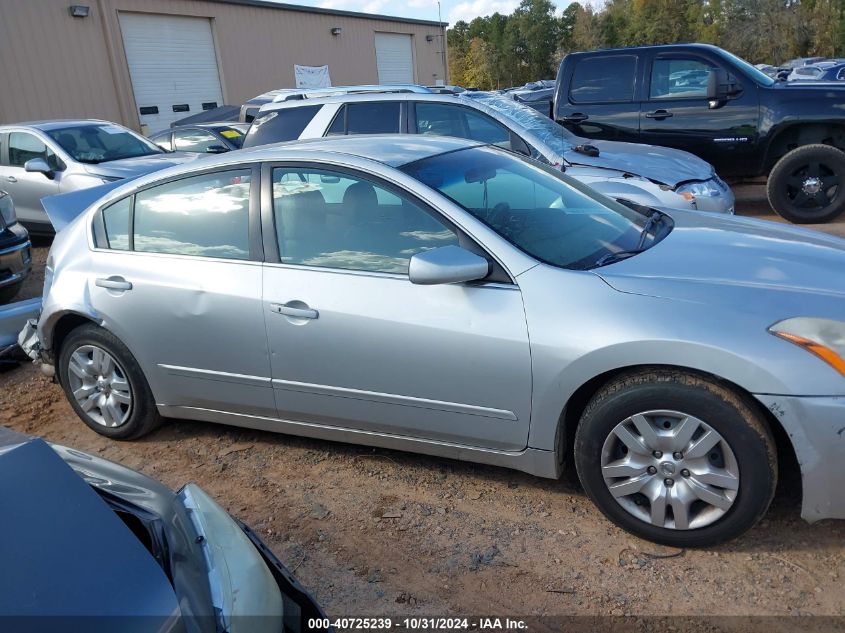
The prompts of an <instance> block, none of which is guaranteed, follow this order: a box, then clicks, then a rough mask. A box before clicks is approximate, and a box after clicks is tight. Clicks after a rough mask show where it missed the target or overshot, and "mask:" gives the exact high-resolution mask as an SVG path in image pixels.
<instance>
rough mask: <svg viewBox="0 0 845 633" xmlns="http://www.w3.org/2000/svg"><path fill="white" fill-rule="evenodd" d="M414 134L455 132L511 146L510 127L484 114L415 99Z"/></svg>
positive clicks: (474, 138)
mask: <svg viewBox="0 0 845 633" xmlns="http://www.w3.org/2000/svg"><path fill="white" fill-rule="evenodd" d="M414 122H415V124H416V128H417V134H433V135H437V136H457V137H459V138H468V139H471V140H473V141H481V142H482V143H491V144H494V145H499V146H500V147H504V148H506V149H511V136H510V131H509V130H508V129H507V128H505V127H504V126H503V125H502V124H500V123H498V122H497V121H494V120H493V119H491V118H490V117H488V116H487V115H486V114H482V113H480V112H475V111H474V110H470V109H469V108H465V107H463V106H457V105H451V104H446V103H429V102H425V101H418V102H416V103H415V104H414Z"/></svg>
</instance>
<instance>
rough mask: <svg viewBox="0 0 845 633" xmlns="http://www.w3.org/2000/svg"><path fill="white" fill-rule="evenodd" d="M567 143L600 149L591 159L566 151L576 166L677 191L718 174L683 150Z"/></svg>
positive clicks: (631, 144) (603, 143)
mask: <svg viewBox="0 0 845 633" xmlns="http://www.w3.org/2000/svg"><path fill="white" fill-rule="evenodd" d="M567 141H568V142H575V143H578V142H581V143H583V144H586V145H593V146H595V147H597V148H598V150H599V155H598V156H588V155H587V154H582V153H581V152H576V151H575V150H574V149H570V150H568V151H566V152H564V158H565V159H566V160H567V161H568V162H570V163H572V164H574V165H589V166H591V167H604V168H606V169H618V170H619V171H623V172H628V173H631V174H636V175H637V176H643V177H645V178H648V179H649V180H654V181H656V182H659V183H662V184H665V185H669V186H670V187H672V188H673V189H674V188H675V187H677V186H678V185H679V184H681V183H682V182H686V181H688V180H708V179H710V178H712V177H713V174H714V173H715V172H714V171H713V166H712V165H710V163H708V162H707V161H704V160H701V159H700V158H698V157H697V156H693V155H692V154H690V153H689V152H684V151H682V150H679V149H671V148H668V147H658V146H656V145H640V144H638V143H622V142H619V141H596V140H589V139H580V140H576V141H573V140H572V139H567Z"/></svg>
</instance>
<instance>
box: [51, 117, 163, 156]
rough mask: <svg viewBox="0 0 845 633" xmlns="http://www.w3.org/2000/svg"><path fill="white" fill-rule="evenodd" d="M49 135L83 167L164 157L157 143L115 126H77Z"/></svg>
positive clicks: (54, 131)
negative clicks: (133, 159)
mask: <svg viewBox="0 0 845 633" xmlns="http://www.w3.org/2000/svg"><path fill="white" fill-rule="evenodd" d="M47 135H48V136H49V137H50V138H52V139H53V140H54V141H56V143H58V144H59V145H60V146H61V147H62V149H63V150H65V151H66V152H67V153H68V154H69V155H70V157H71V158H73V159H74V160H75V161H78V162H80V163H91V164H97V163H104V162H107V161H110V160H120V159H122V158H137V157H139V156H151V155H153V154H163V153H164V151H163V150H162V149H161V148H160V147H159V146H158V145H156V144H155V143H153V142H151V141H148V140H147V139H145V138H144V137H143V136H140V135H138V134H135V132H132V131H131V130H127V129H126V128H123V127H120V126H119V125H114V124H113V123H92V124H87V125H75V126H73V127H65V128H60V129H57V130H49V131H47Z"/></svg>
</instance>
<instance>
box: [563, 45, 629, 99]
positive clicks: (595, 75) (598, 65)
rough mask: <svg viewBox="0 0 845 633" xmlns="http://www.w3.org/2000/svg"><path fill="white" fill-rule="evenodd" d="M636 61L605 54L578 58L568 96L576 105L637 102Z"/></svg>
mask: <svg viewBox="0 0 845 633" xmlns="http://www.w3.org/2000/svg"><path fill="white" fill-rule="evenodd" d="M636 72H637V58H636V56H634V55H602V56H600V57H587V58H585V59H579V60H578V61H577V62H576V64H575V71H574V72H573V74H572V85H571V87H570V89H569V96H570V98H571V99H572V102H573V103H608V102H628V101H633V100H634V79H635V78H636Z"/></svg>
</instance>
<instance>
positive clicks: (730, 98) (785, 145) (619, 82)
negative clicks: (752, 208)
mask: <svg viewBox="0 0 845 633" xmlns="http://www.w3.org/2000/svg"><path fill="white" fill-rule="evenodd" d="M554 118H555V120H556V121H557V122H558V123H560V124H562V125H563V126H565V127H566V128H568V129H569V130H571V131H572V132H574V133H575V134H577V135H578V136H586V137H588V138H595V139H611V140H617V141H631V142H639V143H649V144H652V145H665V146H667V147H675V148H678V149H683V150H687V151H689V152H692V153H693V154H697V155H698V156H700V157H701V158H703V159H704V160H706V161H708V162H710V163H712V164H713V165H714V166H715V167H716V170H717V171H718V172H719V174H720V175H722V176H723V177H725V178H727V179H730V180H732V181H740V180H749V179H756V178H759V177H768V184H767V191H768V196H769V202H770V203H771V205H772V207H773V208H774V209H775V211H777V212H778V213H779V214H780V215H781V216H783V217H784V218H786V219H788V220H791V221H792V222H799V223H807V222H828V221H830V220H832V219H833V218H835V217H837V216H838V215H839V214H840V213H842V212H843V210H845V151H843V150H845V83H843V84H842V85H841V87H840V86H838V85H836V84H831V83H818V84H817V85H808V84H788V83H786V82H783V81H776V80H774V79H772V78H770V77H768V76H767V75H765V74H763V73H762V72H760V71H759V70H757V69H756V68H754V66H752V65H751V64H749V63H748V62H746V61H744V60H742V59H740V58H738V57H736V56H735V55H732V54H730V53H728V52H727V51H724V50H722V49H720V48H718V47H715V46H709V45H706V44H671V45H665V46H638V47H632V48H622V49H608V50H599V51H591V52H584V53H571V54H569V55H567V56H566V57H564V58H563V61H562V62H561V64H560V69H559V70H558V75H557V83H556V86H555V101H554Z"/></svg>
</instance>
